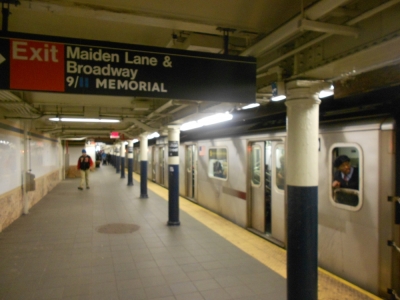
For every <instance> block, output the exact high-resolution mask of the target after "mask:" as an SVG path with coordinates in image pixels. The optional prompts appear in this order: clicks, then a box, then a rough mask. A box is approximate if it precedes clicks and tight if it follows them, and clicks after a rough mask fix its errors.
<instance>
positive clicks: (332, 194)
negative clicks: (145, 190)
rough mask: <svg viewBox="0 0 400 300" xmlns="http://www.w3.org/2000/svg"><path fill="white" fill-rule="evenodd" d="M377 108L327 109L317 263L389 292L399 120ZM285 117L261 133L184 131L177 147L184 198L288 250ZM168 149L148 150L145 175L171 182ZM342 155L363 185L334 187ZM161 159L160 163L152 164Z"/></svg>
mask: <svg viewBox="0 0 400 300" xmlns="http://www.w3.org/2000/svg"><path fill="white" fill-rule="evenodd" d="M373 111H374V114H375V117H374V116H371V117H367V115H365V111H364V117H362V118H360V117H359V116H358V115H357V113H356V114H353V115H352V116H353V117H352V118H349V120H342V119H340V120H339V119H338V118H337V117H334V118H332V119H330V116H331V115H333V112H332V111H330V113H328V112H327V111H326V112H323V114H326V116H325V121H324V122H321V124H320V133H319V156H318V157H315V158H314V159H313V158H310V162H309V163H310V164H318V166H319V186H318V220H319V221H318V253H319V265H320V267H322V268H324V269H325V270H327V271H329V272H332V273H333V274H335V275H337V276H339V277H341V278H343V279H345V280H348V281H349V282H351V283H354V284H355V285H357V286H359V287H361V288H363V289H365V290H368V291H370V292H371V293H374V294H376V295H385V294H386V293H387V288H388V287H391V286H393V281H394V280H398V279H396V275H395V273H396V272H397V271H396V267H395V260H396V259H395V258H393V256H394V255H396V253H394V252H393V251H392V249H391V247H388V245H387V241H388V240H391V239H393V234H394V231H395V229H394V223H393V205H392V203H391V202H390V201H388V197H390V196H391V195H395V122H394V119H393V118H391V117H390V116H389V115H388V114H386V113H385V114H383V115H384V116H382V114H381V113H378V111H379V109H377V107H374V108H373ZM283 116H284V114H282V111H280V112H279V113H277V114H275V116H274V118H275V121H273V122H272V121H271V118H270V119H269V121H266V119H268V118H265V117H264V118H263V122H264V123H265V122H266V123H268V124H274V126H272V127H271V128H270V129H269V130H263V132H260V133H254V132H252V130H249V129H250V127H248V126H247V127H246V128H243V127H242V128H241V129H238V130H236V131H235V129H232V130H230V131H228V133H227V131H226V129H225V130H224V129H221V130H220V131H218V130H213V131H212V132H208V133H202V134H197V135H186V136H184V138H183V141H181V144H180V149H179V153H180V167H179V168H180V182H179V188H180V194H181V195H182V196H184V197H186V198H188V199H190V200H192V201H194V202H196V203H197V204H199V205H201V206H203V207H205V208H207V209H209V210H211V211H213V212H215V213H217V214H219V215H221V216H223V217H225V218H226V219H228V220H230V221H232V222H234V223H235V224H237V225H239V226H241V227H243V228H247V229H248V230H250V231H252V232H254V233H255V234H258V235H260V236H262V237H264V238H265V239H268V240H269V241H271V242H273V243H275V244H277V245H279V246H281V247H283V248H285V247H286V244H287V234H286V215H287V205H290V203H288V202H287V199H286V193H285V153H286V143H285V139H286V131H285V128H284V126H282V124H284V123H285V119H284V117H283ZM272 119H273V118H272ZM344 119H346V118H344ZM282 120H283V121H282ZM257 126H258V125H257ZM257 126H256V125H254V124H252V125H251V128H256V127H257ZM244 129H245V130H244ZM222 133H224V134H222ZM219 134H220V135H221V136H220V137H218V135H219ZM207 135H208V136H210V138H206V136H207ZM229 135H230V136H229ZM195 136H197V138H196V137H195ZM163 147H166V146H165V145H153V146H150V147H149V157H152V165H153V171H152V172H151V173H149V174H148V175H149V176H148V178H149V179H151V180H153V181H154V182H157V183H160V184H162V185H164V186H166V187H168V184H167V183H166V182H165V181H161V179H160V176H159V175H157V174H159V171H157V169H158V170H161V169H162V170H165V169H166V162H167V161H168V160H167V154H166V151H162V150H160V149H161V148H163ZM150 149H151V150H150ZM160 154H161V155H160ZM344 156H345V157H347V158H348V162H347V163H348V164H351V165H352V166H353V172H354V175H355V176H356V177H357V178H358V183H357V186H353V187H351V188H348V187H341V188H334V187H333V186H332V183H333V181H334V176H335V172H336V171H337V167H338V166H336V167H335V160H336V159H338V158H340V157H344ZM149 159H150V158H149ZM160 164H162V165H163V167H162V168H155V166H156V165H157V166H159V165H160ZM154 174H156V176H154ZM164 176H168V174H164Z"/></svg>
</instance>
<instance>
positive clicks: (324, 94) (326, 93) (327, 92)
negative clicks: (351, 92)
mask: <svg viewBox="0 0 400 300" xmlns="http://www.w3.org/2000/svg"><path fill="white" fill-rule="evenodd" d="M332 95H333V85H331V86H330V88H329V89H328V90H322V91H320V92H319V94H318V98H320V99H322V98H326V97H329V96H332Z"/></svg>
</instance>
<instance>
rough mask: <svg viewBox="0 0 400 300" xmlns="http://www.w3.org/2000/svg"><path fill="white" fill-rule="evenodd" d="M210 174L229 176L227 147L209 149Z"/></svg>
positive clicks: (222, 176) (220, 176) (213, 175)
mask: <svg viewBox="0 0 400 300" xmlns="http://www.w3.org/2000/svg"><path fill="white" fill-rule="evenodd" d="M208 176H209V177H214V178H221V179H227V178H228V153H227V150H226V148H210V149H209V150H208Z"/></svg>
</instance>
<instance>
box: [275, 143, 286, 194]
mask: <svg viewBox="0 0 400 300" xmlns="http://www.w3.org/2000/svg"><path fill="white" fill-rule="evenodd" d="M275 158H276V162H275V168H276V169H275V174H276V186H277V187H278V189H280V190H284V189H285V150H284V148H283V144H278V145H277V146H276V149H275Z"/></svg>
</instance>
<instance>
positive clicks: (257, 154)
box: [251, 146, 261, 186]
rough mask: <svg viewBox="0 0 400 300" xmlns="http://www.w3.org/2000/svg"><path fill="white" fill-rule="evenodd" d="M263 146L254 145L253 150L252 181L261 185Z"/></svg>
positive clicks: (254, 184)
mask: <svg viewBox="0 0 400 300" xmlns="http://www.w3.org/2000/svg"><path fill="white" fill-rule="evenodd" d="M260 167H261V147H259V146H253V147H252V152H251V183H252V184H253V186H259V185H260V182H261V173H260V172H261V170H260Z"/></svg>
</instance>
